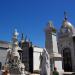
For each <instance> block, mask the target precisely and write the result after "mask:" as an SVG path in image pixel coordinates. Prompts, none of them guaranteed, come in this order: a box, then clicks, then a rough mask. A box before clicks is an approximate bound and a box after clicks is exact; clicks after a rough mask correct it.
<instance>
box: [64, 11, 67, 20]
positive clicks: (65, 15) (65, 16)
mask: <svg viewBox="0 0 75 75" xmlns="http://www.w3.org/2000/svg"><path fill="white" fill-rule="evenodd" d="M64 20H67V13H66V11H64Z"/></svg>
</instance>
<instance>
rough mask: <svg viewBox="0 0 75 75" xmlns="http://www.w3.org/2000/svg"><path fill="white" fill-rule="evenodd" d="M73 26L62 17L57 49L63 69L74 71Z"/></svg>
mask: <svg viewBox="0 0 75 75" xmlns="http://www.w3.org/2000/svg"><path fill="white" fill-rule="evenodd" d="M74 45H75V28H74V27H73V25H72V24H71V23H70V22H69V21H68V19H67V17H66V16H65V17H64V20H63V23H62V26H61V28H60V31H59V33H58V49H59V52H60V53H61V54H62V57H63V68H64V70H65V71H74V72H75V59H74V58H75V46H74Z"/></svg>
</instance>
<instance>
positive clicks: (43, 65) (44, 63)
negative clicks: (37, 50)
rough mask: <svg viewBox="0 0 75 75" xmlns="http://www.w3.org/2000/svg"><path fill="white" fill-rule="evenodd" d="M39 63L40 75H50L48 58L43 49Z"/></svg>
mask: <svg viewBox="0 0 75 75" xmlns="http://www.w3.org/2000/svg"><path fill="white" fill-rule="evenodd" d="M40 61H41V62H40V75H50V58H49V54H48V52H47V51H46V49H43V52H42V55H41V57H40Z"/></svg>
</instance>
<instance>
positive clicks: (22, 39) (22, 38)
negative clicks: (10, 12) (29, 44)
mask: <svg viewBox="0 0 75 75" xmlns="http://www.w3.org/2000/svg"><path fill="white" fill-rule="evenodd" d="M24 41H25V39H24V34H23V33H22V37H21V42H24Z"/></svg>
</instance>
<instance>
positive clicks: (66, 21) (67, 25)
mask: <svg viewBox="0 0 75 75" xmlns="http://www.w3.org/2000/svg"><path fill="white" fill-rule="evenodd" d="M67 19H68V18H67V13H66V12H64V21H63V24H62V27H65V28H68V29H72V28H73V25H72V24H71V23H70V22H69V21H68V20H67Z"/></svg>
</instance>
